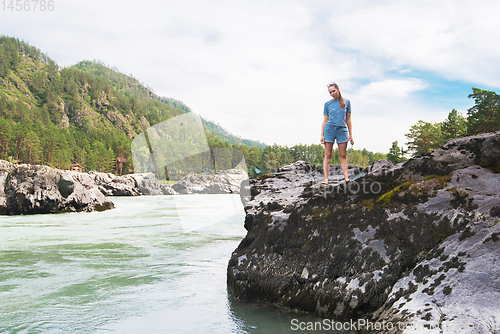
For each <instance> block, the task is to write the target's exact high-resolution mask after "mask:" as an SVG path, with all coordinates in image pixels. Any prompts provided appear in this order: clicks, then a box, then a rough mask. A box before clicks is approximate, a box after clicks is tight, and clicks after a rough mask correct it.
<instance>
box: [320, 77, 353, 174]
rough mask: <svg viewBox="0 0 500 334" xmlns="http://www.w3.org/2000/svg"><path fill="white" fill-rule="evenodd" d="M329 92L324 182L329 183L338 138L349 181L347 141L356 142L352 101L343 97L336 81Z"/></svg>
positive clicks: (323, 133)
mask: <svg viewBox="0 0 500 334" xmlns="http://www.w3.org/2000/svg"><path fill="white" fill-rule="evenodd" d="M328 92H329V93H330V96H331V97H332V99H331V100H329V101H327V102H326V103H325V109H324V111H323V115H324V119H323V125H322V126H321V144H322V145H324V146H325V159H324V160H323V171H324V175H325V179H324V180H323V183H328V173H329V171H330V160H331V158H332V149H333V144H334V143H335V140H337V145H338V148H339V156H340V165H341V166H342V171H343V172H344V180H345V181H346V182H349V176H348V174H347V168H348V166H347V157H346V150H347V142H348V141H350V142H351V144H354V140H353V139H352V125H351V102H350V101H349V100H345V99H344V98H342V94H340V90H339V86H338V85H337V84H336V83H335V82H333V83H331V84H329V85H328Z"/></svg>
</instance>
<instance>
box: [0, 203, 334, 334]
mask: <svg viewBox="0 0 500 334" xmlns="http://www.w3.org/2000/svg"><path fill="white" fill-rule="evenodd" d="M112 201H113V202H114V203H115V205H116V209H114V210H109V211H105V212H95V213H66V214H59V215H31V216H16V217H10V216H1V217H0V305H1V308H0V333H303V332H306V333H315V332H314V331H300V330H292V326H291V321H292V319H298V321H302V322H307V321H322V319H319V318H315V317H311V316H307V315H301V314H295V313H289V312H283V311H280V310H278V309H276V308H274V307H272V306H268V305H261V304H254V303H241V302H237V301H234V300H233V299H232V298H231V295H230V293H229V292H228V290H227V286H226V266H227V262H228V261H229V258H230V256H231V252H232V251H233V250H234V249H235V248H236V247H237V245H238V244H239V242H240V241H241V239H242V238H243V237H244V236H245V233H246V231H245V229H244V228H243V221H244V211H243V207H242V205H241V202H240V199H239V196H238V195H186V196H141V197H113V198H112ZM323 333H324V332H323ZM337 333H339V332H337Z"/></svg>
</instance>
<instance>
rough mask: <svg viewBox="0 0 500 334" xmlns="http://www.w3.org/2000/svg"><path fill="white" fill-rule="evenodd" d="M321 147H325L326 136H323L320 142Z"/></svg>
mask: <svg viewBox="0 0 500 334" xmlns="http://www.w3.org/2000/svg"><path fill="white" fill-rule="evenodd" d="M319 141H320V143H321V145H325V136H324V135H321V139H320V140H319Z"/></svg>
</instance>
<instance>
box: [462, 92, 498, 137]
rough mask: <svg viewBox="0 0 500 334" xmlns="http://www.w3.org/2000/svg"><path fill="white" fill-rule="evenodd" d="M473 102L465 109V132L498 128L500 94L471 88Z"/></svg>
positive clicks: (489, 130)
mask: <svg viewBox="0 0 500 334" xmlns="http://www.w3.org/2000/svg"><path fill="white" fill-rule="evenodd" d="M469 98H473V99H474V101H475V104H474V105H473V106H472V107H471V108H470V109H468V110H467V114H468V117H467V121H468V126H467V132H468V134H469V135H476V134H480V133H485V132H492V131H496V130H500V95H498V94H496V93H495V92H492V91H488V90H483V89H479V88H472V94H470V95H469Z"/></svg>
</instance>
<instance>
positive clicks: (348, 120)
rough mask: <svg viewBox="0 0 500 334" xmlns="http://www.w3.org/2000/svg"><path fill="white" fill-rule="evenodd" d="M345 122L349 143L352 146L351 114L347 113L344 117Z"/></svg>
mask: <svg viewBox="0 0 500 334" xmlns="http://www.w3.org/2000/svg"><path fill="white" fill-rule="evenodd" d="M345 122H346V124H347V129H348V130H349V141H350V142H351V144H352V145H354V139H352V123H351V113H350V112H348V113H346V115H345Z"/></svg>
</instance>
